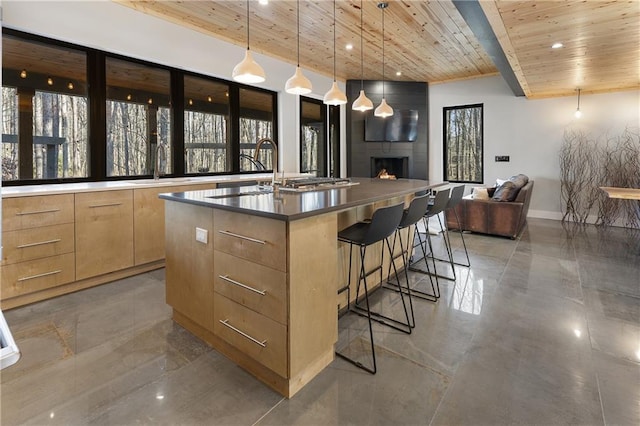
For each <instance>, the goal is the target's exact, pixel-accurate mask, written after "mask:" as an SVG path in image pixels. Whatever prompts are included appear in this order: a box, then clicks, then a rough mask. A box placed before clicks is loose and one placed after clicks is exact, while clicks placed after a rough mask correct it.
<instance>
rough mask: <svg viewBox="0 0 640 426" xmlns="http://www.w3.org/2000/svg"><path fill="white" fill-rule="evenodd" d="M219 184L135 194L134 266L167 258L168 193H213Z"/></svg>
mask: <svg viewBox="0 0 640 426" xmlns="http://www.w3.org/2000/svg"><path fill="white" fill-rule="evenodd" d="M214 187H215V184H213V183H209V184H201V185H180V186H171V187H166V186H165V187H161V188H140V189H135V190H134V191H133V244H134V262H135V264H136V265H143V264H145V263H149V262H155V261H158V260H162V259H164V257H165V252H164V250H165V236H164V220H165V214H164V200H163V199H161V198H158V195H160V194H162V193H166V192H186V191H197V190H202V189H212V188H214Z"/></svg>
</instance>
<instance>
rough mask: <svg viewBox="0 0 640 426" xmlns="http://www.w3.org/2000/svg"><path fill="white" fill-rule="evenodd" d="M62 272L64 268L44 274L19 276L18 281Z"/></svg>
mask: <svg viewBox="0 0 640 426" xmlns="http://www.w3.org/2000/svg"><path fill="white" fill-rule="evenodd" d="M60 272H62V269H58V270H57V271H51V272H45V273H43V274H37V275H31V276H30V277H23V278H18V282H21V281H28V280H33V279H36V278H41V277H47V276H49V275H55V274H59V273H60Z"/></svg>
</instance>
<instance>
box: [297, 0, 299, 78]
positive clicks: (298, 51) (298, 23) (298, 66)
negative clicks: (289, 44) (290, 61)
mask: <svg viewBox="0 0 640 426" xmlns="http://www.w3.org/2000/svg"><path fill="white" fill-rule="evenodd" d="M297 6H298V68H300V0H298V3H297Z"/></svg>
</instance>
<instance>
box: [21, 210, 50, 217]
mask: <svg viewBox="0 0 640 426" xmlns="http://www.w3.org/2000/svg"><path fill="white" fill-rule="evenodd" d="M59 211H60V209H49V210H34V211H31V212H18V213H16V216H26V215H30V214H40V213H55V212H59Z"/></svg>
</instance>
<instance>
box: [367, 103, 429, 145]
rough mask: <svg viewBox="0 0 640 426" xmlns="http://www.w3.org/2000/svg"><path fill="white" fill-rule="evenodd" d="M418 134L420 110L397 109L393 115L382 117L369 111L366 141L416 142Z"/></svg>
mask: <svg viewBox="0 0 640 426" xmlns="http://www.w3.org/2000/svg"><path fill="white" fill-rule="evenodd" d="M417 136H418V111H417V110H415V109H402V110H395V111H394V112H393V115H392V116H391V117H387V118H382V117H376V116H375V115H373V111H369V112H368V113H367V116H366V118H365V125H364V140H365V142H414V141H415V140H416V138H417Z"/></svg>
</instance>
